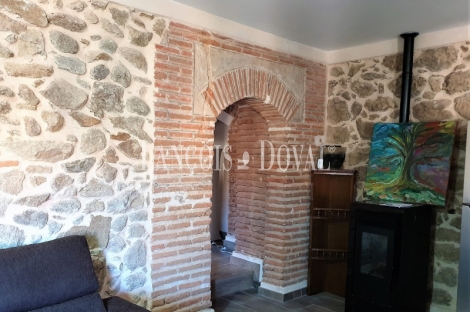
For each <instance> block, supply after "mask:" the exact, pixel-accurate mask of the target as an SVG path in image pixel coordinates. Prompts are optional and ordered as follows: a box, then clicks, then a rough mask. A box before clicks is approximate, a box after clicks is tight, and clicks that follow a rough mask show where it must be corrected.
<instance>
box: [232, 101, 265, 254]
mask: <svg viewBox="0 0 470 312" xmlns="http://www.w3.org/2000/svg"><path fill="white" fill-rule="evenodd" d="M234 105H235V107H234V109H233V111H232V114H233V116H235V119H234V120H233V122H232V124H231V126H230V130H229V140H228V143H229V145H230V147H231V157H232V158H233V159H234V160H235V161H234V162H233V168H232V169H231V170H230V178H229V179H230V191H229V192H230V193H229V194H230V197H229V233H230V234H232V235H235V236H236V238H237V242H236V248H235V250H236V251H237V252H240V253H242V254H246V255H250V256H253V257H256V258H260V259H263V258H264V238H265V233H264V232H265V221H266V191H267V189H266V178H267V172H266V170H261V163H260V159H261V143H260V140H269V134H268V125H267V123H266V120H265V119H264V118H263V117H261V115H260V114H259V113H258V112H256V111H255V110H254V109H253V108H252V106H250V104H249V103H248V102H246V101H244V100H242V101H240V102H238V104H234ZM245 152H247V153H248V154H249V155H250V158H249V160H250V162H249V163H248V164H247V165H246V168H245V167H240V169H238V167H239V166H242V165H243V164H242V163H239V161H238V160H242V159H243V154H244V153H245ZM268 167H269V162H266V161H265V168H268Z"/></svg>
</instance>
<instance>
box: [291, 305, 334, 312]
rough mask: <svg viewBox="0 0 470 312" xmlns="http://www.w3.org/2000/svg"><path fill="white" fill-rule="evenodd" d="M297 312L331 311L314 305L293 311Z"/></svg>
mask: <svg viewBox="0 0 470 312" xmlns="http://www.w3.org/2000/svg"><path fill="white" fill-rule="evenodd" d="M295 311H298V312H331V310H328V309H324V308H322V307H319V306H317V305H315V304H312V305H309V306H308V307H305V308H302V309H300V310H295Z"/></svg>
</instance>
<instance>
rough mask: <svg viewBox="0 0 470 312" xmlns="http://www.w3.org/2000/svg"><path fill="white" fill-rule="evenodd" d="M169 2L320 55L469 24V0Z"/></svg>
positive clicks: (203, 0) (232, 0) (211, 0)
mask: <svg viewBox="0 0 470 312" xmlns="http://www.w3.org/2000/svg"><path fill="white" fill-rule="evenodd" d="M148 1H149V0H148ZM174 1H176V2H179V3H182V4H185V5H188V6H191V7H194V8H197V9H200V10H202V11H206V12H208V13H211V14H214V15H217V16H220V17H223V18H225V19H228V20H232V21H234V22H238V23H240V24H244V25H247V26H250V27H253V28H256V29H259V30H262V31H265V32H268V33H271V34H274V35H277V36H280V37H283V38H286V39H289V40H291V41H295V42H299V43H302V44H305V45H308V46H310V47H314V48H317V49H321V50H324V51H332V50H338V49H344V48H348V47H353V46H358V45H363V44H368V43H374V42H379V41H384V40H389V39H394V38H397V37H398V35H399V34H400V33H403V32H408V31H417V32H420V33H428V32H434V31H438V30H445V29H450V28H455V27H459V26H464V25H468V24H470V19H469V16H470V1H469V0H174ZM119 2H121V3H123V2H127V4H128V5H130V6H132V0H129V1H127V0H126V1H123V0H121V1H119Z"/></svg>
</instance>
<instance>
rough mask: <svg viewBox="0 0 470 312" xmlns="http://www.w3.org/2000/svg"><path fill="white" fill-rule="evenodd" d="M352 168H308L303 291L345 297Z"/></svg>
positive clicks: (353, 177) (352, 187)
mask: <svg viewBox="0 0 470 312" xmlns="http://www.w3.org/2000/svg"><path fill="white" fill-rule="evenodd" d="M355 177H356V172H355V171H354V170H314V171H312V201H311V205H310V237H309V239H310V243H309V258H308V287H307V294H308V295H309V296H310V295H314V294H317V293H321V292H325V291H326V292H329V293H332V294H335V295H338V296H341V297H344V296H345V291H346V275H347V258H348V257H347V253H348V234H349V206H350V204H351V203H352V201H353V197H354V190H355V185H354V183H355Z"/></svg>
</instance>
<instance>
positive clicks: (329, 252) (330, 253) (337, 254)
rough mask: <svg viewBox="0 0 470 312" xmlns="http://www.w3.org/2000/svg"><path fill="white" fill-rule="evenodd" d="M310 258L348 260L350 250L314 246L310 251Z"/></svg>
mask: <svg viewBox="0 0 470 312" xmlns="http://www.w3.org/2000/svg"><path fill="white" fill-rule="evenodd" d="M310 258H311V259H312V260H336V261H337V260H343V261H345V260H347V259H348V251H347V250H339V249H336V250H335V249H320V248H312V250H311V253H310Z"/></svg>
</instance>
